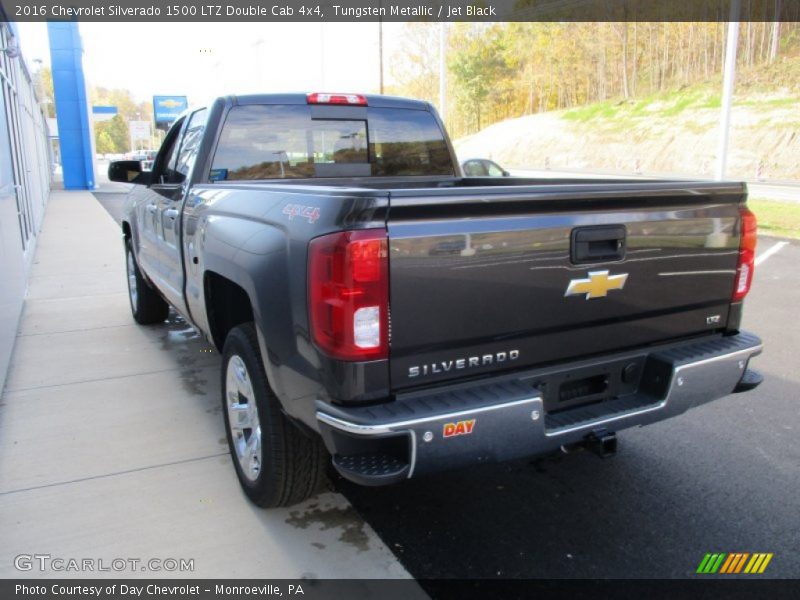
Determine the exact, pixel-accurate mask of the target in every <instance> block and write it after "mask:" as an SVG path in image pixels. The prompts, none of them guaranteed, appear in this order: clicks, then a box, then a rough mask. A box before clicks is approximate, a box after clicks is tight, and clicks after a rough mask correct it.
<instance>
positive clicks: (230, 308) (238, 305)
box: [204, 271, 254, 352]
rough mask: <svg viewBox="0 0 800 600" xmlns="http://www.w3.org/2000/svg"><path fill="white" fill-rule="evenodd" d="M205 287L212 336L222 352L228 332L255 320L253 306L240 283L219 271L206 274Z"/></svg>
mask: <svg viewBox="0 0 800 600" xmlns="http://www.w3.org/2000/svg"><path fill="white" fill-rule="evenodd" d="M204 288H205V297H206V314H207V315H208V325H209V327H210V329H211V337H212V339H213V340H214V345H215V346H216V347H217V350H219V351H220V352H222V347H223V346H224V344H225V338H226V337H227V336H228V332H229V331H230V330H231V329H233V328H234V327H236V326H237V325H241V324H242V323H249V322H250V321H253V320H254V319H253V306H252V304H251V303H250V297H249V296H248V295H247V292H245V291H244V289H243V288H242V287H241V286H240V285H238V284H236V283H234V282H233V281H231V280H230V279H227V278H225V277H223V276H222V275H218V274H217V273H213V272H210V271H209V272H207V273H206V274H205V278H204Z"/></svg>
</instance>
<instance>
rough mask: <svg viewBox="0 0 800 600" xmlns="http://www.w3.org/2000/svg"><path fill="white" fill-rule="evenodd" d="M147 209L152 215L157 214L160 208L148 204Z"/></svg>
mask: <svg viewBox="0 0 800 600" xmlns="http://www.w3.org/2000/svg"><path fill="white" fill-rule="evenodd" d="M145 208H146V209H147V212H149V213H150V214H151V215H152V214H155V212H156V210H158V207H157V206H156V205H155V204H148V205H147V206H146V207H145Z"/></svg>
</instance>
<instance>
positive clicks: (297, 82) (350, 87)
mask: <svg viewBox="0 0 800 600" xmlns="http://www.w3.org/2000/svg"><path fill="white" fill-rule="evenodd" d="M17 25H18V27H19V32H20V45H21V46H22V51H23V54H24V56H25V58H26V60H27V62H28V64H29V65H30V66H31V67H32V68H33V69H34V70H35V69H36V68H37V67H36V65H34V63H33V61H34V59H37V58H38V59H41V60H42V61H43V62H44V64H46V65H49V63H50V51H49V45H48V41H47V26H46V24H44V23H18V24H17ZM383 27H384V31H383V34H384V57H385V58H384V77H385V79H386V81H387V82H388V81H389V57H390V56H391V54H392V52H393V51H394V49H395V48H396V47H397V42H398V39H399V35H400V30H401V28H402V23H384V25H383ZM80 31H81V37H82V39H83V46H84V69H85V71H86V76H87V79H88V82H89V84H90V85H96V86H102V87H107V88H127V89H129V90H130V91H131V92H132V93H133V95H134V96H135V97H136V98H137V99H138V100H140V101H143V100H149V99H151V97H152V96H153V95H173V94H174V95H185V96H188V97H189V102H190V103H191V104H203V103H205V102H207V101H208V99H210V98H212V97H215V96H219V95H224V94H228V93H238V94H241V93H251V92H280V91H334V92H338V91H342V92H367V93H368V92H377V91H378V81H379V80H378V77H379V69H378V24H377V23H326V24H319V23H280V24H277V23H231V24H223V23H133V24H131V23H80Z"/></svg>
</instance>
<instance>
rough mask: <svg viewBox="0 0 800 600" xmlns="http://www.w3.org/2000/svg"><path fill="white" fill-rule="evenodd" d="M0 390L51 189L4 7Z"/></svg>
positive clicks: (38, 120)
mask: <svg viewBox="0 0 800 600" xmlns="http://www.w3.org/2000/svg"><path fill="white" fill-rule="evenodd" d="M0 15H1V16H2V17H3V21H2V22H0V83H1V84H2V88H3V90H2V94H0V104H2V107H1V108H0V277H2V283H0V390H2V388H3V386H4V385H5V377H6V371H7V369H8V363H9V360H10V357H11V352H12V350H13V348H14V341H15V339H16V335H17V327H18V323H19V318H20V314H21V312H22V305H23V300H24V298H25V291H26V286H27V280H28V273H29V271H30V267H31V264H32V262H33V254H34V251H35V248H36V239H37V237H38V234H39V230H40V228H41V225H42V219H43V217H44V212H45V205H46V203H47V199H48V196H49V193H50V182H51V174H52V169H51V165H52V160H51V156H50V155H51V152H50V146H49V142H48V131H47V123H46V119H45V115H44V114H43V112H42V109H41V106H40V104H39V101H38V99H37V94H36V91H35V89H34V87H35V86H34V82H33V79H32V77H31V73H30V71H29V70H28V67H27V65H26V63H25V59H24V57H23V56H21V54H20V51H19V44H18V40H19V35H18V33H17V30H16V27H15V26H14V24H13V23H10V22H8V20H7V19H6V16H5V14H3V13H2V9H0Z"/></svg>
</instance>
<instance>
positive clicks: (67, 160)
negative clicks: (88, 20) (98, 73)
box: [47, 21, 95, 190]
mask: <svg viewBox="0 0 800 600" xmlns="http://www.w3.org/2000/svg"><path fill="white" fill-rule="evenodd" d="M47 34H48V37H49V38H50V62H51V67H52V70H53V91H54V92H55V96H56V98H55V100H56V118H57V119H58V138H59V144H60V145H61V164H62V165H63V167H64V188H65V189H68V190H86V189H94V186H95V176H94V156H93V144H92V122H91V120H90V113H89V99H88V98H87V92H86V79H85V78H84V76H83V45H82V44H81V36H80V32H79V31H78V24H77V23H76V22H72V21H66V22H53V21H50V22H48V23H47Z"/></svg>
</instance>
